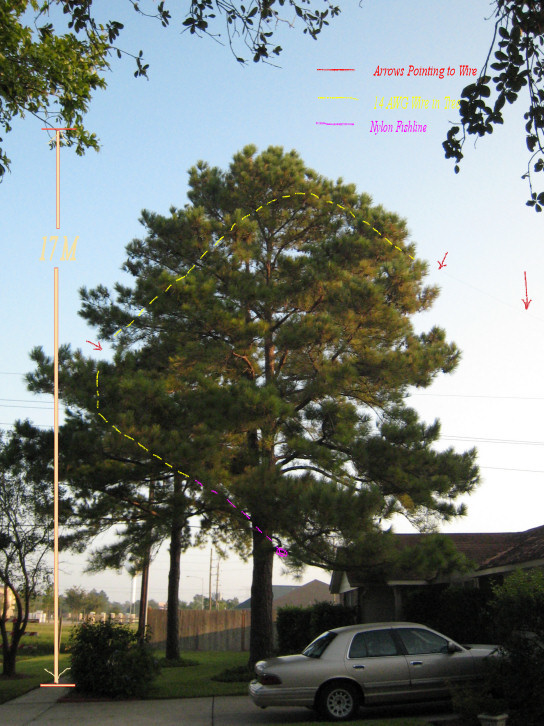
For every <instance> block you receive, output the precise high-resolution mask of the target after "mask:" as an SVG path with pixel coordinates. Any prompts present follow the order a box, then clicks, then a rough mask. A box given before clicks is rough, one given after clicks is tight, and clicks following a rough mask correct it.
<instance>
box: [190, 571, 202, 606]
mask: <svg viewBox="0 0 544 726" xmlns="http://www.w3.org/2000/svg"><path fill="white" fill-rule="evenodd" d="M185 577H189V578H192V579H195V580H200V583H201V585H202V600H201V603H200V604H201V608H200V609H201V610H204V578H203V577H198V576H197V575H185Z"/></svg>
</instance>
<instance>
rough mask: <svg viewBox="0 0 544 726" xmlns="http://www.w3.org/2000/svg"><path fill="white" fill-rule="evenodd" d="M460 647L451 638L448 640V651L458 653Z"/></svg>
mask: <svg viewBox="0 0 544 726" xmlns="http://www.w3.org/2000/svg"><path fill="white" fill-rule="evenodd" d="M460 652H461V648H460V647H459V646H458V645H457V644H456V643H454V642H453V641H452V640H449V641H448V653H460Z"/></svg>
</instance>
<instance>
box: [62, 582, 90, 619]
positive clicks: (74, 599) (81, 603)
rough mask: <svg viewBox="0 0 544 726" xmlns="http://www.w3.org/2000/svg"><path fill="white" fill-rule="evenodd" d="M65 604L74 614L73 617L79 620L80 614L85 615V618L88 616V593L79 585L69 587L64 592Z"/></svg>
mask: <svg viewBox="0 0 544 726" xmlns="http://www.w3.org/2000/svg"><path fill="white" fill-rule="evenodd" d="M64 602H65V603H66V607H67V608H68V611H69V612H71V613H72V616H73V617H74V618H75V619H76V620H77V619H78V616H79V613H83V616H86V615H87V593H86V591H85V590H84V589H83V588H82V587H79V586H78V585H74V586H73V587H69V588H68V590H66V591H65V592H64Z"/></svg>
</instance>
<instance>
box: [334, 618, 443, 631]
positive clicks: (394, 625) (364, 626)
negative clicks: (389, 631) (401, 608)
mask: <svg viewBox="0 0 544 726" xmlns="http://www.w3.org/2000/svg"><path fill="white" fill-rule="evenodd" d="M406 627H408V628H427V629H428V630H429V629H430V628H428V626H427V625H422V624H421V623H405V622H400V623H399V622H398V621H388V622H383V623H359V624H358V625H344V626H343V627H341V628H331V629H330V631H328V632H331V633H349V632H355V631H360V630H376V629H378V628H406Z"/></svg>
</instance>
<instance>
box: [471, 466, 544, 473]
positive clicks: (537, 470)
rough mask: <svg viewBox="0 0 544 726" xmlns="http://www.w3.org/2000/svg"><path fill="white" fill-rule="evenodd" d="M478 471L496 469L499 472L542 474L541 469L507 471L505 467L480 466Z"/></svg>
mask: <svg viewBox="0 0 544 726" xmlns="http://www.w3.org/2000/svg"><path fill="white" fill-rule="evenodd" d="M480 469H498V470H500V471H526V472H527V473H529V474H544V471H543V470H542V469H508V468H507V467H505V466H481V467H480Z"/></svg>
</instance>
